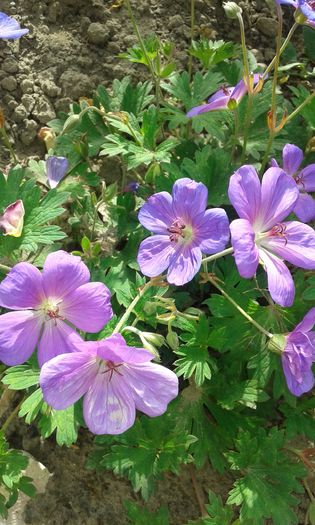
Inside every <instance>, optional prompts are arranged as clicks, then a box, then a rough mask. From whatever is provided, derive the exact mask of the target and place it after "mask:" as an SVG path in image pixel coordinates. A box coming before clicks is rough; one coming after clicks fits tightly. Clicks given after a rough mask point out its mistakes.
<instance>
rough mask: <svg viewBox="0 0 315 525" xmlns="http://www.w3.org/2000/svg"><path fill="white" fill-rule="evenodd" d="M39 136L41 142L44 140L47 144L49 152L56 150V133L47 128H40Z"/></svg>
mask: <svg viewBox="0 0 315 525" xmlns="http://www.w3.org/2000/svg"><path fill="white" fill-rule="evenodd" d="M37 136H38V138H39V139H40V140H43V141H44V142H45V145H46V149H47V151H49V150H50V149H54V147H55V141H56V135H55V132H54V131H53V130H52V129H51V128H47V127H43V128H40V130H39V132H38V134H37Z"/></svg>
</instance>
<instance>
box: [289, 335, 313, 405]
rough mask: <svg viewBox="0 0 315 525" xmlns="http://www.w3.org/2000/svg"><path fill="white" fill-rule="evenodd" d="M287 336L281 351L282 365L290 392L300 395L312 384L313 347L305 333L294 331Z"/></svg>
mask: <svg viewBox="0 0 315 525" xmlns="http://www.w3.org/2000/svg"><path fill="white" fill-rule="evenodd" d="M291 335H292V334H290V338H288V342H287V344H286V347H285V350H284V352H283V353H282V356H281V359H282V366H283V371H284V375H285V378H286V382H287V386H288V388H289V390H290V392H291V393H292V394H293V395H295V396H301V395H302V394H304V393H305V392H308V391H309V390H311V388H313V386H314V382H315V381H314V376H313V372H312V361H313V349H312V347H311V345H310V344H309V340H308V338H307V336H306V335H304V334H302V333H296V334H295V335H294V337H291Z"/></svg>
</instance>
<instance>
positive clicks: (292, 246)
mask: <svg viewBox="0 0 315 525" xmlns="http://www.w3.org/2000/svg"><path fill="white" fill-rule="evenodd" d="M283 227H284V232H283V234H281V235H272V236H270V237H265V238H263V239H262V240H261V241H260V245H261V246H262V247H263V248H265V249H266V250H269V251H271V252H272V253H274V254H276V255H278V257H281V258H282V259H285V260H286V261H288V262H290V263H291V264H294V265H295V266H299V267H300V268H305V269H306V270H313V269H315V232H314V230H313V228H311V226H308V225H307V224H303V223H302V222H298V221H290V222H285V223H283Z"/></svg>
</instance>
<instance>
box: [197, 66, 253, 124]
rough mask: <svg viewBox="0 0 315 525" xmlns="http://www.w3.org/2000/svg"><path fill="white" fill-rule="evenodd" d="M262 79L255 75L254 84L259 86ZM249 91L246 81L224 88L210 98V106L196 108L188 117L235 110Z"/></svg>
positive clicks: (204, 105)
mask: <svg viewBox="0 0 315 525" xmlns="http://www.w3.org/2000/svg"><path fill="white" fill-rule="evenodd" d="M260 78H261V75H258V74H256V75H254V78H253V84H254V85H255V84H257V83H258V82H259V80H260ZM247 91H248V89H247V86H246V84H245V82H244V80H240V81H239V83H238V84H236V86H233V87H223V88H221V89H219V91H217V92H216V93H214V95H212V96H211V97H210V98H209V100H208V104H202V105H201V106H196V107H194V108H192V109H191V110H190V111H188V113H187V117H194V116H195V115H201V114H202V113H208V111H215V110H218V109H235V108H236V107H237V105H238V104H239V103H240V101H241V99H242V98H243V96H244V95H246V93H247Z"/></svg>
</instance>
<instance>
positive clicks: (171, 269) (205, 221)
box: [138, 178, 229, 285]
mask: <svg viewBox="0 0 315 525" xmlns="http://www.w3.org/2000/svg"><path fill="white" fill-rule="evenodd" d="M207 199H208V190H207V188H206V186H205V185H204V184H202V183H201V182H195V181H193V180H191V179H188V178H184V179H179V180H177V181H176V182H175V184H174V186H173V193H172V195H170V194H169V193H168V192H166V191H161V192H160V193H155V194H154V195H152V196H151V197H150V198H149V199H148V201H147V202H146V203H145V204H144V205H143V206H142V208H141V210H140V212H139V221H140V222H141V224H142V226H144V227H145V228H147V230H150V231H151V232H153V233H154V234H155V235H153V237H148V238H147V239H145V240H144V241H142V243H141V245H140V249H139V253H138V263H139V266H140V269H141V271H142V273H143V274H144V275H147V276H148V277H156V276H157V275H160V274H161V273H162V272H164V270H166V268H168V272H167V280H168V282H169V283H171V284H176V285H182V284H185V283H187V282H188V281H191V279H193V277H194V276H195V275H196V273H197V272H198V270H199V268H200V266H201V259H202V253H205V254H211V253H216V252H219V251H221V250H223V249H224V248H225V246H226V243H227V242H228V240H229V221H228V218H227V215H226V213H225V211H224V210H222V209H221V208H213V209H212V210H206V206H207Z"/></svg>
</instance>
